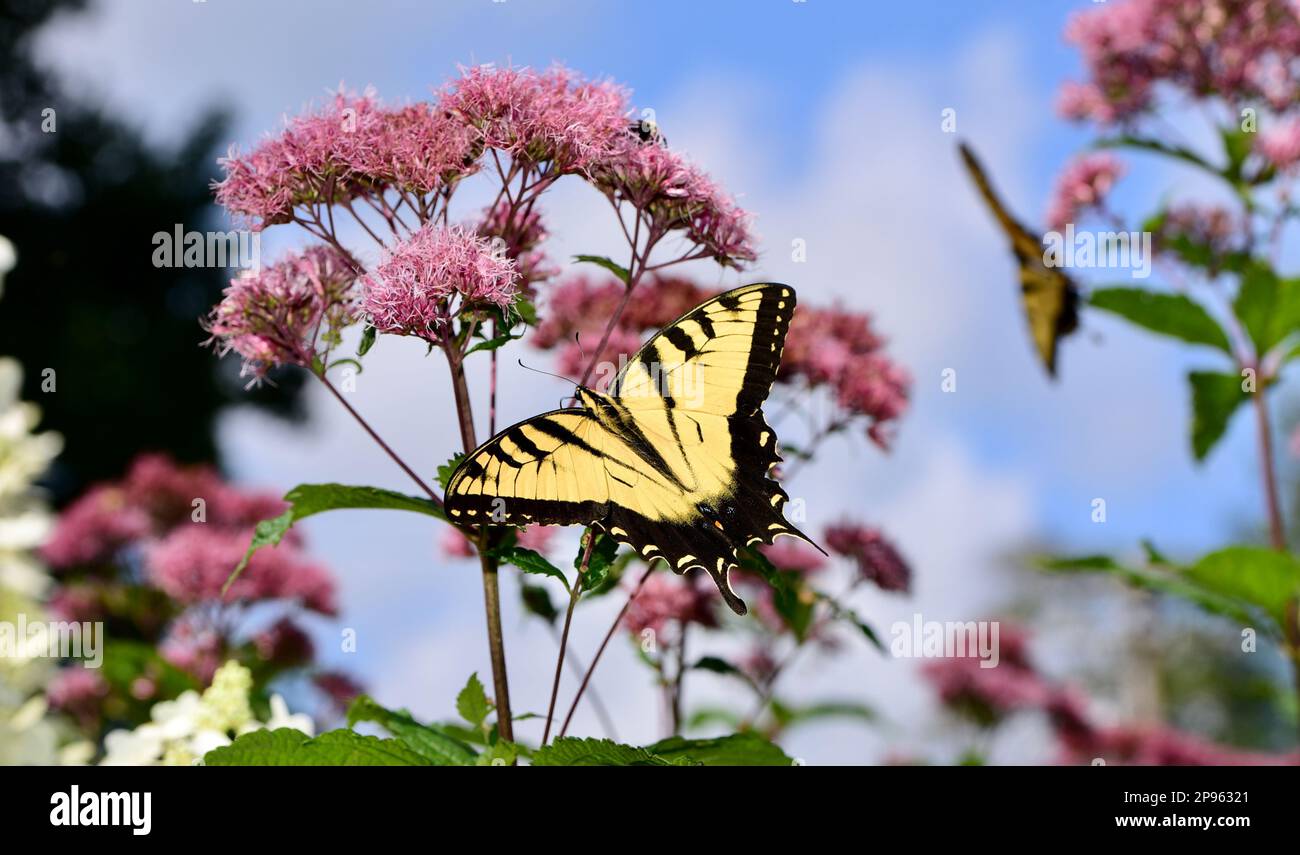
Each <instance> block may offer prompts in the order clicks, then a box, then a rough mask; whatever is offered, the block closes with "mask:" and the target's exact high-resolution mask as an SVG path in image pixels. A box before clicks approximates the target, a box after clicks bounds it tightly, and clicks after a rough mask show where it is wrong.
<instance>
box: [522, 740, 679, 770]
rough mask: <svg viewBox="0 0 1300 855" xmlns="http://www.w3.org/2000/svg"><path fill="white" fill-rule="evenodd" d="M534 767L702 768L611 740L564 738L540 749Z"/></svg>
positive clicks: (535, 757)
mask: <svg viewBox="0 0 1300 855" xmlns="http://www.w3.org/2000/svg"><path fill="white" fill-rule="evenodd" d="M532 763H533V765H534V766H699V765H700V764H699V763H696V762H693V761H691V760H690V759H689V758H684V757H678V758H674V759H672V760H669V759H667V758H664V757H659V756H657V755H655V754H653V753H651V752H650V751H647V750H646V749H644V748H637V747H636V746H633V745H623V744H621V743H618V742H614V741H613V740H610V739H580V738H577V737H573V736H563V737H560V738H559V739H557V740H555V741H554V742H552V743H551V744H550V745H544V746H542V747H541V748H539V749H537V751H536V752H534V754H533V760H532Z"/></svg>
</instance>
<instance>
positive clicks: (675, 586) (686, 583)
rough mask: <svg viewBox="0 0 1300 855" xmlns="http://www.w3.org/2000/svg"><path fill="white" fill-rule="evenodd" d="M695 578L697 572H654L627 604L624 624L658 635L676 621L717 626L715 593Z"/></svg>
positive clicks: (633, 630) (634, 631)
mask: <svg viewBox="0 0 1300 855" xmlns="http://www.w3.org/2000/svg"><path fill="white" fill-rule="evenodd" d="M700 575H701V576H702V575H703V574H700ZM698 579H699V576H695V577H690V576H685V577H684V576H671V575H668V574H667V573H655V574H653V575H652V576H651V577H650V578H649V579H647V580H646V583H645V584H644V585H643V586H642V587H641V592H640V593H639V594H637V596H636V598H635V599H634V600H632V602H631V603H630V604H629V605H628V609H627V614H625V615H624V616H623V626H624V627H625V628H626V629H627V631H628V632H630V633H631V634H632V635H640V634H641V633H642V632H644V631H645V630H647V629H648V630H650V631H651V632H653V633H654V634H655V635H661V634H662V633H663V631H664V629H665V627H667V626H668V625H669V624H676V623H681V624H687V623H694V624H698V625H700V626H706V627H713V626H717V625H718V621H717V616H716V615H715V614H714V611H713V605H714V603H715V602H716V600H717V597H715V596H714V595H713V593H712V592H711V591H710V590H706V589H705V588H704V587H702V586H701V585H699V584H697V581H698Z"/></svg>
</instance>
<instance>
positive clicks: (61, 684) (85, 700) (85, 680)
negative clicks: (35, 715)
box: [45, 665, 108, 727]
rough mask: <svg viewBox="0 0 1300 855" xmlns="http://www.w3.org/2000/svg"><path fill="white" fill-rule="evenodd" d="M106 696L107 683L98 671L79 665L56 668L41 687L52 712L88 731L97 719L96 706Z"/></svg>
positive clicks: (97, 709) (97, 708) (97, 706)
mask: <svg viewBox="0 0 1300 855" xmlns="http://www.w3.org/2000/svg"><path fill="white" fill-rule="evenodd" d="M107 695H108V683H106V682H105V681H104V678H103V677H102V676H100V673H99V671H92V670H91V669H89V668H86V667H83V666H81V665H70V666H68V667H67V668H60V669H59V670H58V672H57V673H56V674H55V675H54V676H53V677H52V678H50V681H49V683H47V684H46V686H45V698H46V700H48V701H49V704H50V706H51V707H52V708H53V709H56V710H59V711H60V712H65V713H67V714H68V715H70V716H72V717H73V718H75V719H77V720H78V722H80V723H81V725H82V726H83V727H90V726H91V725H93V723H94V722H95V721H96V720H97V719H98V718H99V705H100V702H101V701H102V700H103V699H104V697H105V696H107Z"/></svg>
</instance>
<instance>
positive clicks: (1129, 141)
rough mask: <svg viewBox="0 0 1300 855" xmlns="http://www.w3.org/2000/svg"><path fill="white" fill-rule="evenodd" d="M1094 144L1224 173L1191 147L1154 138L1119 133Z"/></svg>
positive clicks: (1221, 175) (1216, 173)
mask: <svg viewBox="0 0 1300 855" xmlns="http://www.w3.org/2000/svg"><path fill="white" fill-rule="evenodd" d="M1094 145H1095V146H1096V147H1097V148H1136V149H1141V150H1144V151H1151V152H1155V153H1157V154H1163V155H1165V156H1167V157H1172V158H1176V159H1178V160H1182V161H1184V162H1186V163H1190V164H1192V165H1193V166H1196V167H1199V168H1201V169H1204V170H1205V171H1206V172H1209V173H1211V174H1213V175H1217V176H1219V177H1220V178H1223V177H1224V173H1223V171H1222V170H1221V169H1219V168H1218V167H1216V166H1214V165H1213V164H1211V163H1209V162H1208V161H1206V160H1205V158H1203V157H1201V156H1200V155H1199V154H1197V153H1196V152H1194V151H1192V150H1191V149H1189V148H1185V147H1184V146H1180V145H1173V144H1171V143H1164V142H1161V141H1159V140H1156V139H1149V138H1146V137H1139V136H1135V135H1133V134H1121V135H1120V136H1117V137H1111V138H1109V139H1101V140H1097V141H1096V142H1095V143H1094Z"/></svg>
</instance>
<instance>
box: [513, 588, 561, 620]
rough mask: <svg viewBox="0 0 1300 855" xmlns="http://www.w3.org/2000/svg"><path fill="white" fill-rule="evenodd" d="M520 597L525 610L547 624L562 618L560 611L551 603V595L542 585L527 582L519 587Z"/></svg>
mask: <svg viewBox="0 0 1300 855" xmlns="http://www.w3.org/2000/svg"><path fill="white" fill-rule="evenodd" d="M519 595H520V597H521V598H522V599H523V601H524V608H525V609H526V610H527V611H528V612H529V613H530V614H534V615H537V616H538V617H539V618H541V619H542V620H544V621H546V622H547V623H550V624H553V623H555V621H556V620H557V619H558V618H559V617H560V611H559V609H557V608H556V607H555V604H554V603H553V602H551V594H550V592H549V591H547V590H546V589H545V588H543V587H542V586H541V585H530V584H528V583H527V582H524V583H522V584H521V585H520V586H519Z"/></svg>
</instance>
